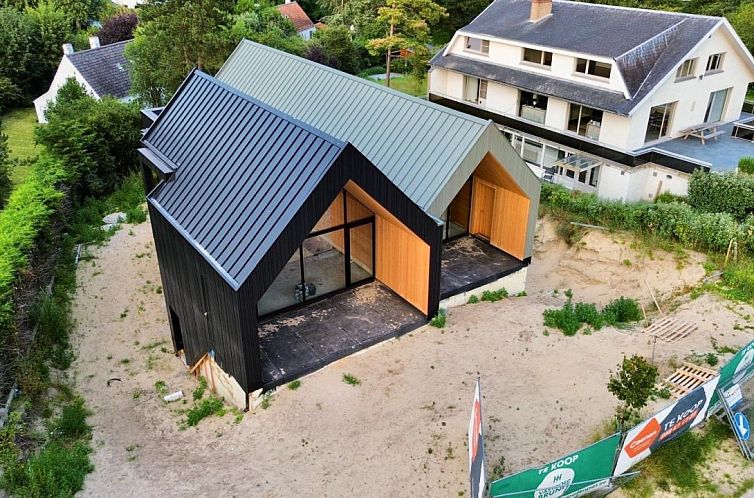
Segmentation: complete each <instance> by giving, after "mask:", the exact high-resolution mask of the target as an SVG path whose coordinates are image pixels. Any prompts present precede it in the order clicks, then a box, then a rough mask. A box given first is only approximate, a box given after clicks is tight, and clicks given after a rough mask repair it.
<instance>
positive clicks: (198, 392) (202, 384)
mask: <svg viewBox="0 0 754 498" xmlns="http://www.w3.org/2000/svg"><path fill="white" fill-rule="evenodd" d="M206 390H207V379H205V378H204V377H199V387H197V388H196V389H194V393H193V395H192V396H193V398H194V401H199V400H200V399H202V397H203V396H204V391H206Z"/></svg>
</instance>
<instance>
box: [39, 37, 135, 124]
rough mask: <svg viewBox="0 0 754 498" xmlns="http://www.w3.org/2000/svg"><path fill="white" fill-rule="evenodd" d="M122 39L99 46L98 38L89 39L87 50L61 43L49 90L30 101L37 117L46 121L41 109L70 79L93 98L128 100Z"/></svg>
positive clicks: (126, 67)
mask: <svg viewBox="0 0 754 498" xmlns="http://www.w3.org/2000/svg"><path fill="white" fill-rule="evenodd" d="M130 41H131V40H125V41H121V42H117V43H111V44H109V45H104V46H100V42H99V37H97V36H92V37H91V38H89V45H90V47H91V48H90V49H88V50H82V51H80V52H76V51H74V49H73V46H72V45H71V44H70V43H66V44H65V45H63V58H62V59H61V60H60V65H59V66H58V70H57V72H56V73H55V77H54V78H53V80H52V83H51V84H50V89H49V90H47V92H45V93H44V94H43V95H41V96H39V97H38V98H36V99H35V100H34V107H35V109H36V111H37V120H38V121H39V122H40V123H46V122H47V120H46V119H45V112H46V111H47V107H48V106H49V105H50V103H52V102H54V101H55V99H56V98H57V95H58V90H60V88H61V87H62V86H63V85H65V83H66V81H68V80H69V79H70V78H73V79H74V80H76V81H77V82H78V83H79V84H80V85H82V86H83V87H84V89H85V90H86V92H87V93H88V94H89V95H91V96H92V97H94V98H95V99H101V98H103V97H106V96H107V97H113V98H115V99H118V100H122V101H129V100H131V97H130V89H131V76H130V73H129V71H128V61H127V59H126V55H125V49H126V45H127V44H128V43H129V42H130Z"/></svg>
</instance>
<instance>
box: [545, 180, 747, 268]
mask: <svg viewBox="0 0 754 498" xmlns="http://www.w3.org/2000/svg"><path fill="white" fill-rule="evenodd" d="M540 198H541V202H542V204H543V206H545V207H546V208H549V209H552V210H555V211H565V212H568V213H571V214H574V215H577V216H580V217H581V218H582V220H583V221H587V222H589V223H594V224H599V225H604V226H607V227H609V228H612V229H614V230H628V231H633V232H640V233H647V234H652V235H657V236H659V237H662V238H665V239H669V240H673V241H676V242H680V243H681V244H684V245H687V246H692V247H694V248H696V249H700V250H707V251H712V252H725V251H726V250H727V249H728V244H729V243H730V241H731V239H734V238H736V239H737V240H738V245H739V250H742V251H748V252H751V253H754V215H749V216H748V217H747V218H746V219H745V220H744V221H743V222H741V223H739V222H738V221H737V220H736V218H735V217H734V216H733V215H731V214H730V213H707V212H699V211H696V210H694V208H692V207H691V206H690V205H689V204H686V203H683V202H669V203H651V204H650V203H646V202H637V203H631V204H624V203H622V202H618V201H605V200H600V199H598V198H597V197H596V196H594V195H591V194H582V193H578V192H571V191H569V190H567V189H565V188H563V187H560V186H557V185H552V184H549V183H544V184H543V185H542V193H541V197H540Z"/></svg>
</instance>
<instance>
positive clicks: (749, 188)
mask: <svg viewBox="0 0 754 498" xmlns="http://www.w3.org/2000/svg"><path fill="white" fill-rule="evenodd" d="M689 204H691V206H692V207H694V208H695V209H698V210H700V211H706V212H709V213H720V212H724V213H730V214H732V215H733V216H734V217H736V218H737V219H739V220H741V219H743V218H745V217H746V215H748V214H752V213H754V177H751V176H748V175H733V174H730V173H726V174H722V175H721V174H714V173H705V172H703V171H701V170H697V171H695V172H694V174H693V175H691V180H690V181H689Z"/></svg>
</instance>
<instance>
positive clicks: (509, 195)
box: [490, 188, 530, 260]
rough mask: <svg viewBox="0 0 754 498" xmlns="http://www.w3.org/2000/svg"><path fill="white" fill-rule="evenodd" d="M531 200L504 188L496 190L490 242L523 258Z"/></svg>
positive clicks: (512, 254)
mask: <svg viewBox="0 0 754 498" xmlns="http://www.w3.org/2000/svg"><path fill="white" fill-rule="evenodd" d="M529 204H530V201H529V199H527V198H526V197H524V196H523V195H520V194H517V193H515V192H511V191H510V190H507V189H504V188H497V189H496V191H495V214H494V217H493V220H492V236H491V237H490V244H492V245H493V246H495V247H497V248H499V249H502V250H503V251H505V252H507V253H508V254H510V255H511V256H515V257H516V258H518V259H521V260H523V259H524V258H525V257H526V256H525V252H526V225H527V220H528V218H529Z"/></svg>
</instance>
